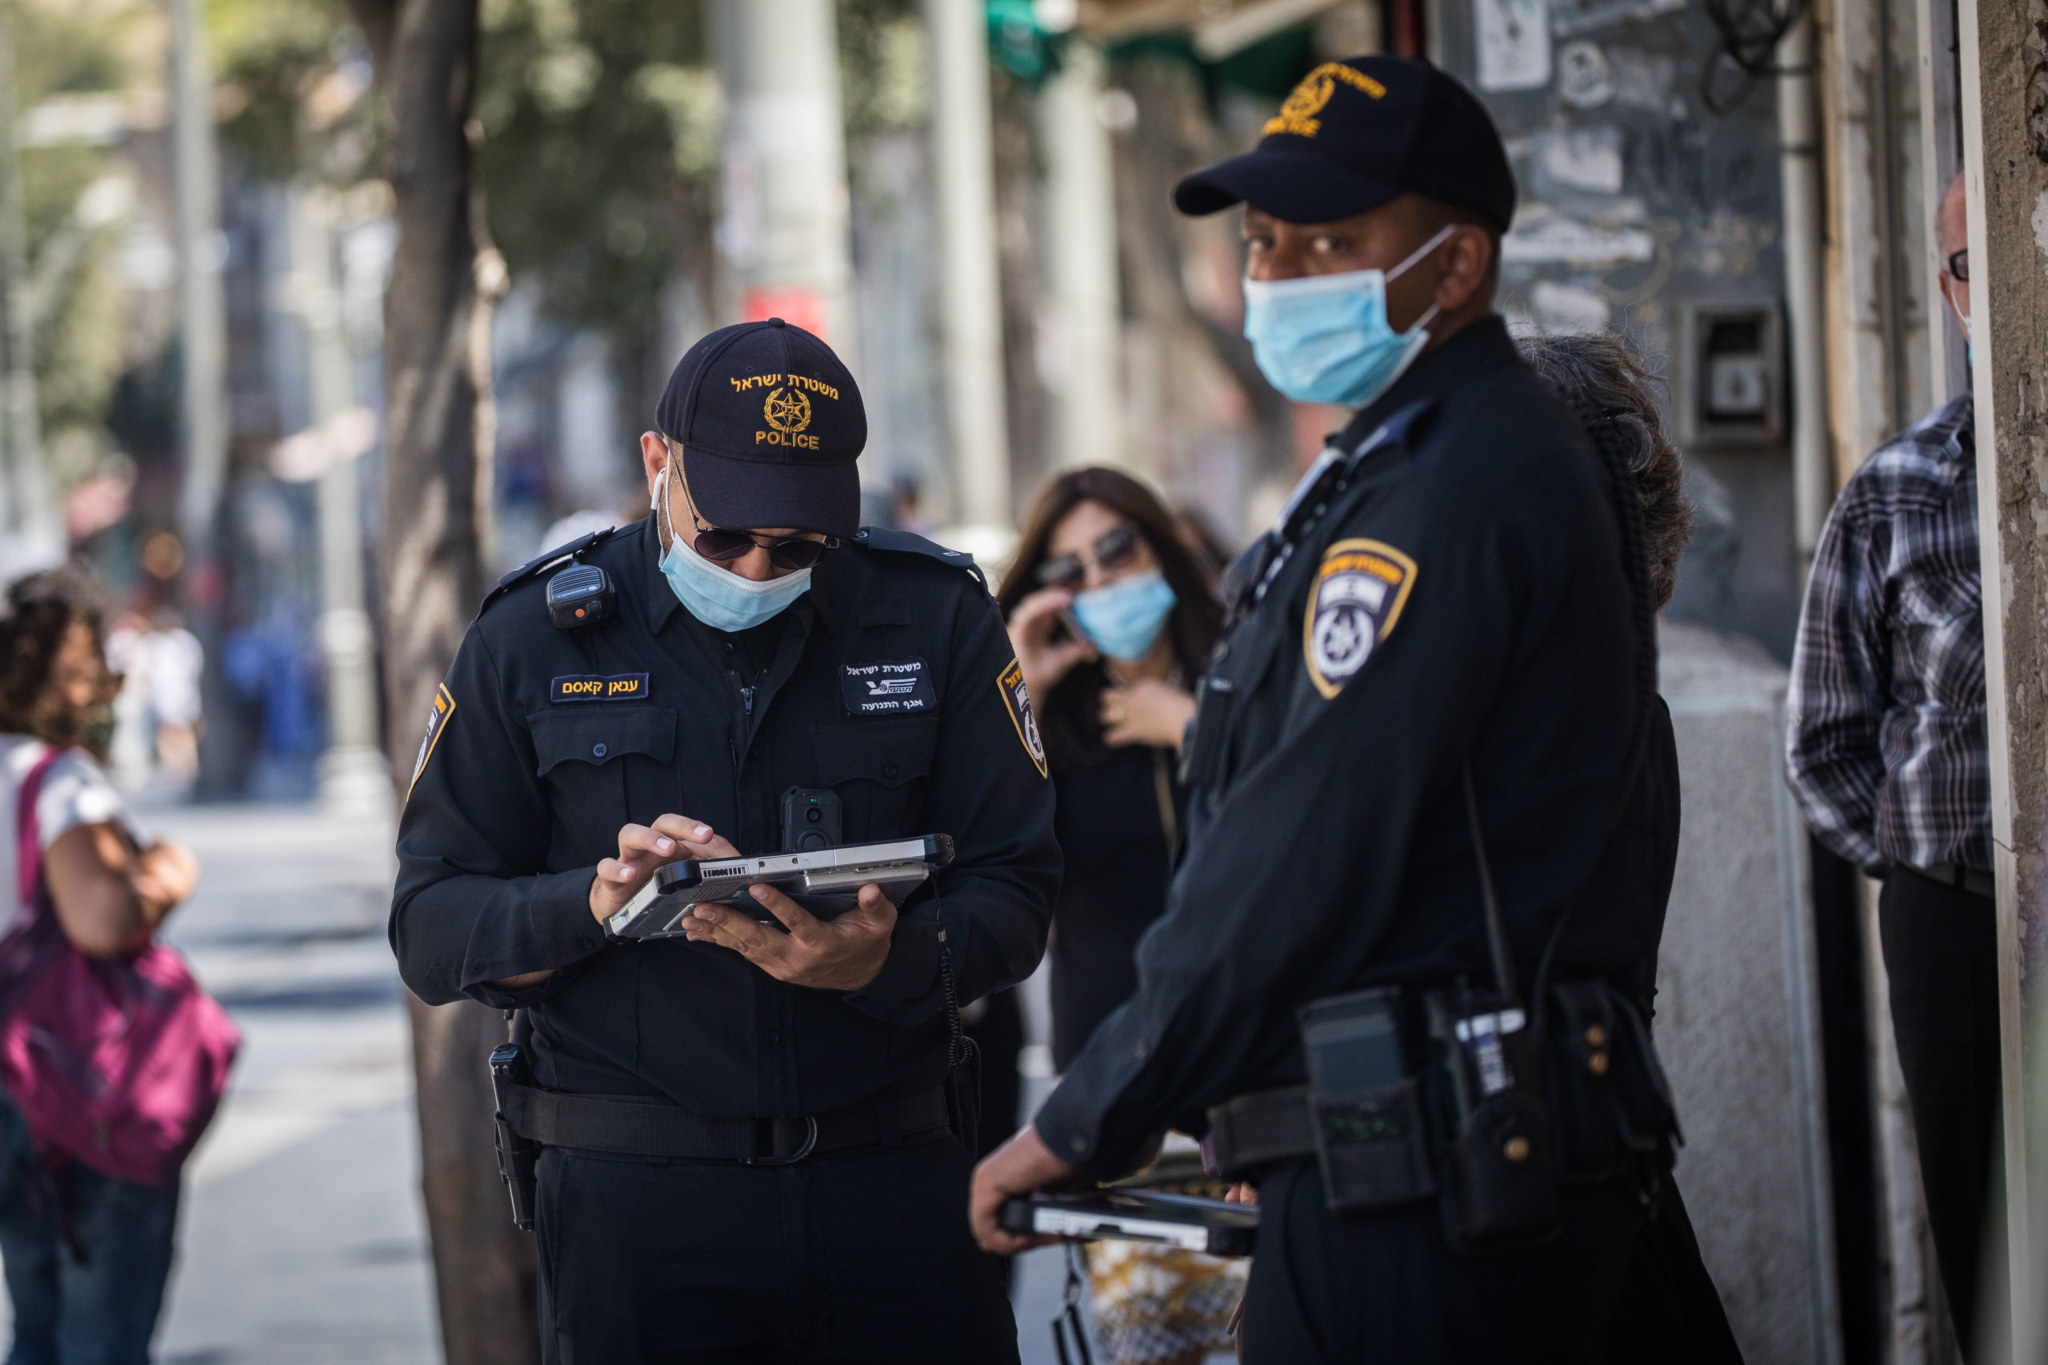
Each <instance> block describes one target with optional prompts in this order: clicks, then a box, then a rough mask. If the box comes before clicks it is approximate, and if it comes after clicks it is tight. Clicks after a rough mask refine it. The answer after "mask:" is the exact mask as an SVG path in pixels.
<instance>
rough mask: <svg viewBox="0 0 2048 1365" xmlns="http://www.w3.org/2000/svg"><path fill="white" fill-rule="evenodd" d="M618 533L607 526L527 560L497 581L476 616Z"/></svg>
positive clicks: (477, 610) (614, 528) (615, 529)
mask: <svg viewBox="0 0 2048 1365" xmlns="http://www.w3.org/2000/svg"><path fill="white" fill-rule="evenodd" d="M618 533H619V528H618V527H616V526H607V527H605V528H604V529H603V530H602V531H592V532H591V533H590V534H589V535H587V536H579V537H577V538H576V539H575V540H572V541H569V542H567V543H566V544H562V545H557V546H556V547H555V548H554V549H552V550H549V551H547V552H546V553H545V554H539V555H535V556H534V557H533V558H532V559H529V560H527V561H526V562H525V563H524V564H522V565H520V566H519V567H518V568H516V569H514V570H513V571H512V572H511V573H508V574H506V575H505V576H504V577H503V578H501V579H499V580H498V586H497V587H495V588H492V589H491V591H490V593H489V594H488V595H487V596H486V597H485V598H484V600H483V605H482V606H480V607H478V608H477V609H476V614H477V615H478V616H482V615H483V614H484V613H485V612H486V611H489V610H490V607H491V603H493V602H495V601H497V600H498V599H499V598H501V597H503V596H504V595H505V594H506V593H508V592H510V591H512V590H513V589H514V588H516V587H518V586H519V585H520V584H521V583H527V582H531V581H532V580H533V579H536V578H539V577H540V576H541V575H542V574H543V573H546V572H547V571H548V570H549V569H552V568H554V567H555V566H556V565H557V564H560V563H561V562H562V561H563V560H565V559H571V558H574V557H575V556H577V555H580V554H583V553H584V552H585V551H588V550H594V549H596V548H597V547H598V546H600V545H602V544H604V543H605V542H606V541H607V540H610V539H611V538H612V537H613V536H615V535H617V534H618Z"/></svg>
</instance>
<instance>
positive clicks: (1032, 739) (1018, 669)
mask: <svg viewBox="0 0 2048 1365" xmlns="http://www.w3.org/2000/svg"><path fill="white" fill-rule="evenodd" d="M996 690H997V691H999V692H1001V693H1002V694H1003V707H1004V709H1005V710H1007V711H1008V712H1009V713H1010V724H1012V725H1014V726H1016V727H1017V738H1018V739H1020V740H1022V741H1024V752H1025V753H1027V754H1029V755H1031V761H1032V762H1033V763H1036V764H1037V765H1038V775H1039V776H1040V777H1044V776H1045V741H1044V740H1042V739H1040V738H1039V737H1038V721H1037V719H1036V718H1035V717H1033V716H1032V714H1031V689H1030V688H1028V687H1026V686H1025V685H1024V665H1022V664H1020V663H1018V662H1017V661H1016V660H1015V659H1012V660H1010V664H1009V667H1007V668H1005V669H1004V670H1003V671H1002V672H1000V673H998V674H996Z"/></svg>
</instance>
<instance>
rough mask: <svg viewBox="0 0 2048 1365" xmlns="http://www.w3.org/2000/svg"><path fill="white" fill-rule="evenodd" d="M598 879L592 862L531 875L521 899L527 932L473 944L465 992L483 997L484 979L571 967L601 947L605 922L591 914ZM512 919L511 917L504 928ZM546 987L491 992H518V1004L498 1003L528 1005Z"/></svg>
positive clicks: (507, 997) (512, 1005)
mask: <svg viewBox="0 0 2048 1365" xmlns="http://www.w3.org/2000/svg"><path fill="white" fill-rule="evenodd" d="M596 877H597V868H596V867H595V866H591V867H584V868H577V869H575V870H573V871H569V872H553V873H547V874H544V875H541V876H538V877H534V878H532V879H531V884H530V885H529V886H527V887H526V888H525V896H524V898H523V899H524V902H525V905H524V908H525V911H526V924H525V932H524V933H508V934H506V935H505V937H504V938H503V939H502V940H500V941H498V942H496V943H488V944H486V943H479V944H476V945H475V947H474V948H473V949H472V952H471V954H470V961H469V970H468V975H469V978H470V979H469V980H468V981H466V982H464V983H463V985H464V994H467V995H469V996H471V997H472V998H474V999H479V1000H481V999H483V996H482V995H481V994H479V992H480V991H486V990H490V988H489V987H487V986H485V985H484V983H485V982H487V981H501V980H503V979H504V978H506V977H508V976H524V975H525V974H526V973H528V972H539V971H549V970H559V969H561V968H563V967H570V966H574V965H575V964H576V963H578V962H581V961H582V960H583V959H584V958H586V957H589V956H591V955H592V954H594V953H597V952H599V951H600V950H602V949H603V948H604V947H605V946H606V944H607V943H608V942H609V941H610V940H608V939H606V938H605V934H604V926H603V925H601V924H599V923H598V922H597V920H596V918H595V917H593V916H592V915H591V913H590V884H591V882H592V881H594V880H595V879H596ZM516 923H517V919H516V917H514V918H512V919H510V920H509V921H508V924H507V927H508V928H510V927H511V926H512V925H515V924H516ZM552 984H553V983H552V982H550V983H549V985H552ZM545 989H546V988H545V987H538V986H537V987H532V988H529V989H528V990H523V991H518V992H510V993H508V992H504V991H492V992H491V993H492V994H493V995H494V996H498V997H503V998H504V999H505V1000H507V1001H508V1002H510V1001H512V999H513V997H514V996H515V995H516V996H517V1001H516V1004H515V1003H506V1004H504V1005H501V1006H499V1007H500V1008H505V1009H511V1008H517V1007H518V1006H519V1005H524V1004H527V1003H530V1001H529V998H528V997H532V998H536V999H537V998H538V997H539V995H540V994H542V993H545ZM485 1003H487V1004H496V1003H497V1001H496V1000H490V1001H485Z"/></svg>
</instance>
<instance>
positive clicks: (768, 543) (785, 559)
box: [664, 475, 839, 570]
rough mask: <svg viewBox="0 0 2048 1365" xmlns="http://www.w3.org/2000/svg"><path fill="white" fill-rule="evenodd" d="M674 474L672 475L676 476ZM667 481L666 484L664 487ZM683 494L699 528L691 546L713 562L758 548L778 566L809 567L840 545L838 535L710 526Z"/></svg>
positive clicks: (694, 502) (671, 531)
mask: <svg viewBox="0 0 2048 1365" xmlns="http://www.w3.org/2000/svg"><path fill="white" fill-rule="evenodd" d="M673 477H674V476H673V475H670V478H671V479H673ZM665 488H666V485H664V489H665ZM683 498H684V500H685V501H686V502H688V503H689V505H690V524H691V525H692V526H694V527H695V528H696V531H697V538H696V539H695V540H693V541H692V542H691V548H693V549H694V550H696V552H697V553H698V554H700V555H702V556H703V557H704V558H706V559H708V560H710V561H711V562H712V563H714V564H725V563H728V562H730V561H732V560H735V559H738V558H739V557H740V556H741V555H743V554H747V553H749V552H750V551H752V550H755V549H764V550H766V551H767V552H768V562H769V563H770V564H773V565H774V566H775V567H776V568H778V569H792V570H794V569H808V568H810V567H811V566H812V565H813V564H816V563H817V562H818V560H819V558H820V557H822V556H823V555H824V553H825V551H827V550H836V549H838V548H839V537H837V536H826V537H825V538H824V539H823V540H811V539H809V538H808V537H805V536H764V535H760V534H757V533H756V532H753V531H734V530H730V529H728V528H727V527H724V526H707V525H705V524H704V519H703V518H702V517H699V516H698V515H697V500H696V499H695V498H692V497H691V496H690V492H689V490H688V489H687V488H686V489H684V490H683ZM675 533H676V531H675V522H673V521H671V522H669V534H670V535H674V534H675Z"/></svg>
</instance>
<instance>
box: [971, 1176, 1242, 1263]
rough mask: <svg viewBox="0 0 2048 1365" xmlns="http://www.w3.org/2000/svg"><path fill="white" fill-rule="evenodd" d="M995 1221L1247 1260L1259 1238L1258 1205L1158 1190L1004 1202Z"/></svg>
mask: <svg viewBox="0 0 2048 1365" xmlns="http://www.w3.org/2000/svg"><path fill="white" fill-rule="evenodd" d="M996 1221H997V1223H999V1224H1000V1225H1001V1226H1002V1228H1003V1230H1004V1231H1006V1232H1016V1233H1024V1234H1031V1233H1040V1234H1051V1235H1053V1236H1057V1237H1080V1238H1083V1239H1086V1240H1088V1241H1099V1240H1102V1239H1105V1238H1117V1239H1120V1240H1123V1241H1130V1242H1163V1243H1165V1244H1166V1245H1168V1246H1177V1247H1186V1248H1187V1249H1188V1250H1189V1251H1206V1252H1208V1253H1209V1254H1210V1255H1211V1256H1249V1255H1251V1254H1252V1247H1253V1245H1254V1244H1255V1243H1256V1242H1257V1241H1258V1238H1259V1210H1258V1207H1257V1206H1256V1205H1252V1204H1226V1203H1224V1202H1223V1201H1222V1200H1221V1199H1197V1198H1196V1197H1195V1196H1193V1195H1191V1194H1165V1193H1162V1192H1159V1191H1156V1190H1118V1189H1109V1190H1084V1191H1081V1192H1079V1193H1077V1194H1034V1195H1032V1196H1031V1197H1030V1198H1029V1199H1005V1200H1004V1201H1003V1206H1002V1208H1001V1209H999V1210H998V1211H997V1213H996Z"/></svg>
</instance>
